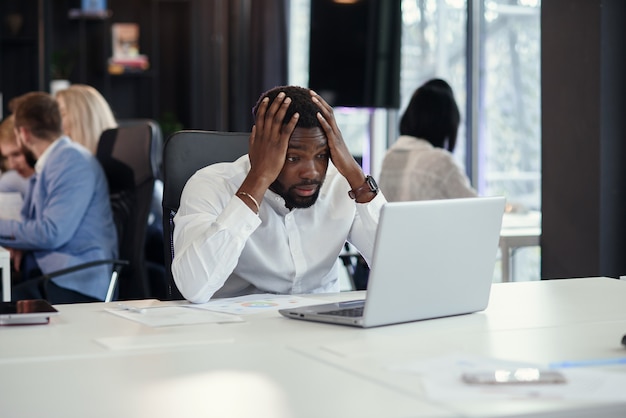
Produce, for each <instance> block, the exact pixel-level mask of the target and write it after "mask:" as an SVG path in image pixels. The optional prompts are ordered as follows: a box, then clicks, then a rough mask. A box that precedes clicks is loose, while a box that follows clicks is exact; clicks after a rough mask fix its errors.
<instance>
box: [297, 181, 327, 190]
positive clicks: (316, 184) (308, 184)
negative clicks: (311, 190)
mask: <svg viewBox="0 0 626 418" xmlns="http://www.w3.org/2000/svg"><path fill="white" fill-rule="evenodd" d="M321 185H322V182H321V181H317V180H306V181H303V182H300V183H298V184H294V185H293V186H291V188H292V189H293V188H295V187H300V186H321Z"/></svg>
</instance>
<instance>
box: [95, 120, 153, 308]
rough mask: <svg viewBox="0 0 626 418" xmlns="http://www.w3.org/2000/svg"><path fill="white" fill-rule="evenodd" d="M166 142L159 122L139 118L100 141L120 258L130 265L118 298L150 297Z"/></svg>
mask: <svg viewBox="0 0 626 418" xmlns="http://www.w3.org/2000/svg"><path fill="white" fill-rule="evenodd" d="M161 142H162V141H161V129H160V127H159V125H158V124H157V123H156V122H154V121H151V120H138V121H136V122H134V123H132V124H131V123H129V124H124V125H122V126H119V127H117V128H114V129H108V130H106V131H104V132H103V133H102V135H101V136H100V141H99V143H98V150H97V152H96V157H97V158H98V160H99V161H100V164H101V165H102V167H103V169H104V172H105V174H106V177H107V180H108V183H109V195H110V198H111V208H112V209H113V217H114V220H115V225H116V227H117V233H118V240H119V258H120V259H123V260H127V261H128V262H129V263H130V264H129V265H128V266H126V267H124V268H123V269H122V271H121V273H120V277H119V292H118V297H117V298H118V299H143V298H146V297H149V296H150V286H149V283H148V277H147V269H146V264H145V249H144V246H145V239H146V229H147V225H148V215H149V212H150V204H151V202H152V194H153V189H154V181H155V179H156V178H157V175H158V169H159V165H160V161H161V152H162V149H161Z"/></svg>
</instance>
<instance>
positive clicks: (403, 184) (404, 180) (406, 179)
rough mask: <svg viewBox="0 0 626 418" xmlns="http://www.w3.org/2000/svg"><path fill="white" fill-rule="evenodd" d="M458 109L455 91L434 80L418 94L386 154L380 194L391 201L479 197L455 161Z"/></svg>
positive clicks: (407, 109) (415, 95)
mask: <svg viewBox="0 0 626 418" xmlns="http://www.w3.org/2000/svg"><path fill="white" fill-rule="evenodd" d="M459 122H460V115H459V108H458V106H457V104H456V101H455V100H454V94H453V92H452V88H451V87H450V86H449V85H448V83H446V82H445V81H443V80H440V79H432V80H430V81H428V82H426V83H425V84H423V85H422V86H421V87H419V88H418V89H417V90H416V91H415V92H414V93H413V97H412V98H411V101H410V102H409V105H408V106H407V108H406V110H405V111H404V114H403V115H402V118H401V119H400V135H401V136H400V138H398V140H397V141H396V143H395V144H393V145H392V146H391V147H390V148H389V149H388V150H387V153H386V154H385V157H384V159H383V164H382V168H381V172H380V188H381V190H383V191H384V193H385V197H386V198H387V199H388V200H389V201H390V202H392V201H406V200H430V199H450V198H461V197H475V196H476V195H477V193H476V191H475V190H474V189H473V188H472V187H471V186H470V182H469V179H468V177H467V175H466V174H465V173H464V172H463V170H462V169H461V167H460V166H459V165H458V163H457V162H456V161H455V160H454V157H453V155H452V152H453V151H454V147H455V145H456V136H457V131H458V128H459Z"/></svg>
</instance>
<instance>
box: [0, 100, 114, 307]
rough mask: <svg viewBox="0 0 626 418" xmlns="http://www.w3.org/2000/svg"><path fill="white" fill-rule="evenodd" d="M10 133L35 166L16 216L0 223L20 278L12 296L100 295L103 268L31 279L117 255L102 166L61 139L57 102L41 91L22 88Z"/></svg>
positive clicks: (105, 278) (0, 238)
mask: <svg viewBox="0 0 626 418" xmlns="http://www.w3.org/2000/svg"><path fill="white" fill-rule="evenodd" d="M15 132H16V135H17V137H18V139H19V140H20V141H21V143H22V144H23V145H24V146H25V147H26V148H27V149H29V150H30V151H32V153H33V154H34V156H35V157H36V158H37V163H36V164H35V175H34V176H33V178H32V179H31V185H30V188H29V190H28V192H27V194H26V196H25V199H24V207H23V208H22V213H21V215H22V220H21V221H15V220H6V219H2V220H0V246H3V247H7V248H9V249H10V250H11V254H12V256H13V265H14V267H15V269H16V270H17V271H19V272H20V276H21V282H20V283H18V284H17V285H15V286H14V287H13V292H12V299H13V300H19V299H36V298H47V299H48V300H49V301H50V302H52V303H73V302H88V301H96V300H104V297H105V296H106V291H107V288H108V283H109V280H110V277H111V267H110V266H97V267H93V268H90V269H86V270H81V271H78V272H74V273H71V274H68V275H64V276H59V277H56V278H54V279H52V280H50V281H45V280H32V278H33V277H36V276H37V275H38V273H41V272H42V273H51V272H53V271H57V270H60V269H63V268H67V267H72V266H75V265H78V264H81V263H85V262H88V261H94V260H100V259H106V258H115V257H116V256H117V235H116V229H115V225H114V223H113V215H112V212H111V205H110V201H109V193H108V186H107V182H106V177H105V175H104V172H103V170H102V167H101V166H100V164H99V163H98V161H97V160H96V159H95V158H94V157H93V155H92V154H91V153H90V152H89V151H88V150H87V149H86V148H84V147H82V146H81V145H78V144H76V143H74V142H73V141H72V140H71V139H70V138H68V137H66V136H63V131H62V122H61V113H60V111H59V106H58V104H57V102H56V100H55V99H54V98H53V97H52V96H50V95H49V94H47V93H42V92H33V93H27V94H25V95H24V96H22V97H21V98H20V99H19V101H18V103H17V108H16V110H15Z"/></svg>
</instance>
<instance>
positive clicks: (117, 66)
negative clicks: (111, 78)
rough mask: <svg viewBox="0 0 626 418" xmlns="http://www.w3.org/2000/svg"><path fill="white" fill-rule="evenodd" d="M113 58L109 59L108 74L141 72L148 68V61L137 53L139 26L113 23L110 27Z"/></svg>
mask: <svg viewBox="0 0 626 418" xmlns="http://www.w3.org/2000/svg"><path fill="white" fill-rule="evenodd" d="M111 36H112V42H113V48H112V49H113V56H112V57H111V58H109V73H110V74H124V73H128V72H142V71H145V70H147V69H148V68H150V61H149V59H148V57H147V56H146V55H144V54H140V53H139V25H138V24H137V23H114V24H112V25H111Z"/></svg>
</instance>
